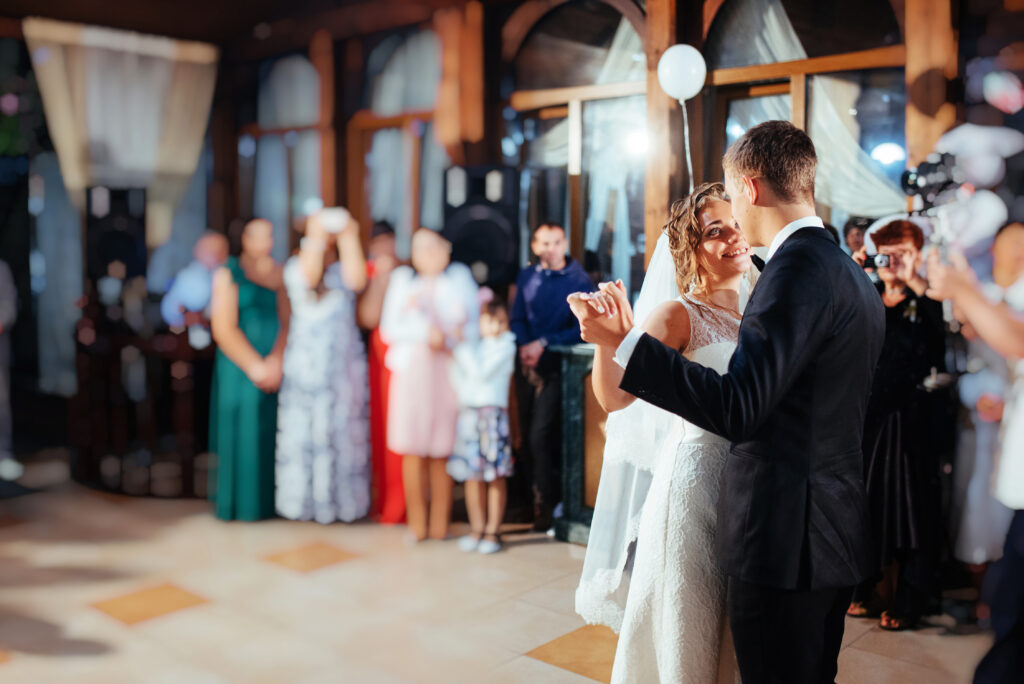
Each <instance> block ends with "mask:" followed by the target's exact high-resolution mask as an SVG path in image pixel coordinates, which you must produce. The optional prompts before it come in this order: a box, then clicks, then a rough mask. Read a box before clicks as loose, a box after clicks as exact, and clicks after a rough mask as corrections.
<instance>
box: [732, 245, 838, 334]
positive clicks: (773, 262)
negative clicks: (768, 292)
mask: <svg viewBox="0 0 1024 684" xmlns="http://www.w3.org/2000/svg"><path fill="white" fill-rule="evenodd" d="M818 233H822V235H820V236H819V235H818ZM824 233H825V231H824V230H823V229H821V228H817V227H807V228H801V229H800V230H798V231H796V232H795V233H793V234H792V235H790V236H789V239H787V240H786V241H785V242H783V243H782V244H781V245H779V248H778V249H777V250H776V251H775V254H773V255H772V258H771V259H769V260H768V261H767V262H766V263H765V265H764V268H763V269H761V275H760V276H758V278H757V282H756V283H754V287H753V289H751V291H750V298H749V299H747V306H746V310H750V309H751V308H752V307H753V305H754V302H755V300H756V298H757V295H758V293H759V292H761V291H762V290H764V289H765V288H766V287H770V286H771V282H770V280H771V273H772V271H773V270H775V269H774V268H773V266H777V265H778V261H779V257H781V256H782V254H783V253H784V252H785V251H786V250H787V249H792V248H793V247H794V246H795V245H796V244H797V243H798V242H800V241H801V240H805V239H814V238H818V237H825V236H824ZM755 310H756V309H755ZM741 325H742V321H741Z"/></svg>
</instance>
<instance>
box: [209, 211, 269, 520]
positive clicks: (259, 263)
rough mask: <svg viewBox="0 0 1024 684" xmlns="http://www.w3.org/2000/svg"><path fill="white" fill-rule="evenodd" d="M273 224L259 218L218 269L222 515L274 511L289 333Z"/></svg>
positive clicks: (213, 411)
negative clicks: (274, 252)
mask: <svg viewBox="0 0 1024 684" xmlns="http://www.w3.org/2000/svg"><path fill="white" fill-rule="evenodd" d="M273 244H274V238H273V226H272V225H271V224H270V222H269V221H265V220H263V219H256V220H254V221H250V222H249V223H248V224H246V226H245V229H244V231H243V232H242V254H241V256H239V257H231V258H230V259H228V262H227V263H226V264H225V265H224V266H223V267H221V268H219V269H218V270H217V272H216V273H215V274H214V277H213V297H212V302H211V307H212V313H211V316H210V319H211V327H212V329H213V339H214V341H215V342H216V343H217V361H216V365H215V367H214V374H213V391H212V396H211V401H210V449H211V451H213V452H214V453H216V455H217V468H216V470H215V471H213V473H214V477H215V480H211V487H210V491H211V492H213V500H214V508H215V512H216V515H217V517H218V518H220V519H221V520H263V519H264V518H271V517H273V516H274V443H275V439H276V434H277V389H278V387H279V386H280V385H281V360H282V358H283V355H284V346H285V340H286V338H287V335H288V300H287V297H285V296H284V294H283V290H282V287H281V267H280V265H278V264H277V263H275V262H274V260H273V259H272V258H271V256H270V250H271V247H273Z"/></svg>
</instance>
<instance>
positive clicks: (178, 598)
mask: <svg viewBox="0 0 1024 684" xmlns="http://www.w3.org/2000/svg"><path fill="white" fill-rule="evenodd" d="M203 603H206V599H204V598H202V597H201V596H196V595H195V594H192V593H189V592H187V591H185V590H184V589H181V588H179V587H176V586H174V585H173V584H163V585H160V586H158V587H153V588H151V589H143V590H142V591H136V592H133V593H131V594H127V595H125V596H120V597H118V598H115V599H110V600H108V601H100V602H99V603H94V604H92V606H93V608H97V609H98V610H101V611H103V612H104V613H106V614H107V615H109V616H111V617H112V618H114V619H116V620H120V621H121V622H123V623H125V624H126V625H134V624H135V623H137V622H142V621H143V620H150V619H152V618H155V617H160V616H161V615H167V614H168V613H174V612H176V611H179V610H184V609H185V608H191V607H192V606H198V605H200V604H203Z"/></svg>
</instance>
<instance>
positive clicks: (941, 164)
mask: <svg viewBox="0 0 1024 684" xmlns="http://www.w3.org/2000/svg"><path fill="white" fill-rule="evenodd" d="M965 181H966V176H965V175H964V172H963V171H962V170H961V169H960V167H959V166H957V162H956V157H954V156H953V155H952V154H950V153H948V152H942V153H937V152H936V153H932V154H930V155H928V157H927V159H925V161H923V162H921V163H920V164H918V165H917V166H916V167H913V168H909V169H907V170H906V171H904V172H903V176H902V177H901V178H900V185H902V186H903V192H904V193H906V194H907V195H908V196H910V197H914V196H918V197H920V198H921V200H922V201H923V202H924V207H923V208H924V210H925V211H927V210H928V209H930V208H932V207H934V206H935V205H937V204H941V203H942V201H943V200H946V199H947V198H948V199H953V197H952V195H953V194H954V193H955V192H956V191H957V190H958V189H959V188H960V186H961V185H963V184H964V182H965Z"/></svg>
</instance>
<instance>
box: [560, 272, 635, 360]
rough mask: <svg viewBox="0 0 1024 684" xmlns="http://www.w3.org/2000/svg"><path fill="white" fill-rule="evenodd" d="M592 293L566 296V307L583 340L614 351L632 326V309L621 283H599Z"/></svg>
mask: <svg viewBox="0 0 1024 684" xmlns="http://www.w3.org/2000/svg"><path fill="white" fill-rule="evenodd" d="M599 288H600V289H599V291H598V292H596V293H585V292H577V293H575V294H572V295H569V298H568V300H569V307H570V308H571V309H572V312H573V314H574V315H575V316H576V318H578V319H579V321H580V333H581V334H582V337H583V340H584V341H586V342H591V343H593V344H596V345H598V346H600V347H608V348H611V349H616V348H617V347H618V346H619V345H620V344H622V340H623V338H624V337H625V336H626V333H628V332H629V331H630V329H632V327H633V309H632V307H630V305H629V298H628V297H627V296H626V289H625V287H624V286H623V284H622V281H618V282H615V283H601V285H600V286H599Z"/></svg>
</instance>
